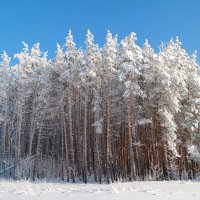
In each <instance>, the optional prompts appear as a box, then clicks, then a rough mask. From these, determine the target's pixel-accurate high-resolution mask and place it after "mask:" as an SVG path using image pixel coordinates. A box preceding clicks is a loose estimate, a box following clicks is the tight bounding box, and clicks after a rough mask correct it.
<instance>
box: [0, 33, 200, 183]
mask: <svg viewBox="0 0 200 200" xmlns="http://www.w3.org/2000/svg"><path fill="white" fill-rule="evenodd" d="M136 42H137V37H136V34H135V33H131V34H130V35H129V36H127V37H125V38H124V39H123V40H122V41H121V42H118V41H117V36H114V37H113V35H112V34H111V32H110V31H108V32H107V35H106V43H105V45H104V46H103V47H102V48H100V47H99V46H98V45H97V44H95V42H94V36H93V35H92V33H91V32H90V31H89V30H88V31H87V34H86V41H85V45H86V48H85V49H84V50H83V49H78V48H77V47H76V45H75V43H74V41H73V36H72V33H71V31H69V33H68V36H67V37H66V43H65V45H63V46H62V45H59V44H57V49H56V55H55V59H52V60H48V59H47V53H46V52H45V53H43V52H41V51H40V45H39V43H37V44H35V45H33V47H32V48H31V49H29V47H28V45H27V44H25V43H24V42H23V46H24V47H23V49H22V52H21V53H18V54H16V55H15V58H16V59H17V60H18V63H17V64H16V65H15V66H11V65H10V58H9V56H8V55H7V54H6V53H5V52H3V53H2V61H1V63H0V148H1V150H0V176H2V177H5V178H6V177H7V178H14V179H33V180H35V179H42V178H60V179H62V180H67V181H73V182H75V181H76V180H78V179H80V180H82V181H84V182H85V183H87V182H88V180H90V181H91V180H93V181H95V182H100V183H101V182H108V183H110V182H113V181H118V180H125V181H126V180H127V181H128V180H145V179H148V180H149V179H150V180H170V179H187V178H195V177H196V175H197V173H199V172H200V165H199V162H200V135H199V121H200V115H199V111H200V76H199V65H198V64H197V61H196V52H194V54H193V55H191V56H189V55H188V54H187V52H186V51H185V50H184V49H183V48H182V46H181V45H182V44H181V42H180V41H179V39H178V38H176V39H175V40H173V39H172V40H170V41H169V43H167V44H166V45H162V46H161V48H160V52H159V53H154V50H153V49H152V48H151V46H150V44H149V43H148V41H147V40H146V41H145V42H144V45H143V47H142V48H141V47H139V46H138V45H137V44H136Z"/></svg>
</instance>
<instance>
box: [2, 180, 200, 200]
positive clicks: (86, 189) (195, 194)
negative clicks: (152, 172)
mask: <svg viewBox="0 0 200 200" xmlns="http://www.w3.org/2000/svg"><path fill="white" fill-rule="evenodd" d="M199 187H200V182H199V181H162V182H160V181H149V182H146V181H145V182H132V183H113V184H109V185H108V184H102V185H100V184H83V183H77V184H72V183H66V182H56V181H54V182H45V181H44V182H28V181H16V182H15V181H3V180H2V181H0V199H2V200H4V199H6V200H16V199H17V200H25V199H28V200H38V199H40V200H47V199H48V200H55V199H56V200H66V199H67V200H75V199H76V200H79V199H87V200H94V199H95V200H101V199H104V200H108V199H109V200H121V199H124V200H125V199H134V200H141V199H148V200H154V199H155V200H156V199H157V200H161V199H162V200H163V199H168V200H188V199H189V200H195V199H196V200H197V199H200V191H199Z"/></svg>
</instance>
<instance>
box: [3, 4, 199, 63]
mask: <svg viewBox="0 0 200 200" xmlns="http://www.w3.org/2000/svg"><path fill="white" fill-rule="evenodd" d="M88 28H89V29H90V30H91V32H92V33H93V34H94V36H95V42H97V43H98V44H99V45H100V46H102V45H103V43H104V41H105V35H106V31H107V30H110V31H111V32H112V33H113V34H118V36H119V39H122V38H123V37H125V36H127V35H128V34H130V32H135V33H136V34H137V37H138V42H137V43H138V44H139V45H142V44H143V42H144V40H145V38H147V39H148V40H149V42H150V44H151V45H152V46H153V48H154V49H156V51H157V50H158V45H159V44H160V42H161V41H164V42H167V41H169V39H170V38H172V37H175V36H177V35H178V36H179V38H180V40H181V41H182V43H183V47H184V48H185V49H186V50H187V51H188V52H189V53H190V54H191V53H192V52H193V51H194V50H195V49H196V50H197V51H198V53H200V0H0V52H2V51H3V50H5V51H7V52H8V54H9V56H11V57H13V54H14V53H17V52H20V51H21V49H22V44H21V42H22V41H24V42H26V43H28V44H29V45H30V46H31V45H32V44H34V43H36V42H40V44H41V49H42V51H48V52H49V57H50V58H52V57H53V56H54V52H55V47H56V43H60V44H64V42H65V37H66V35H67V33H68V29H71V30H72V33H73V36H74V40H75V42H76V44H77V46H78V47H83V46H84V40H85V33H86V30H87V29H88ZM198 57H200V56H199V54H198ZM198 60H199V58H198Z"/></svg>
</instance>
